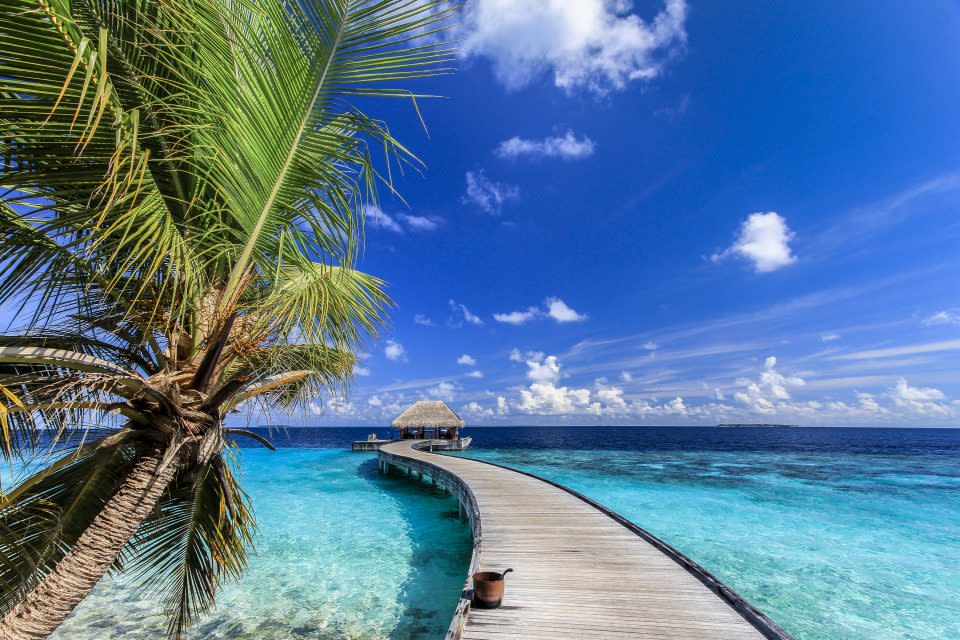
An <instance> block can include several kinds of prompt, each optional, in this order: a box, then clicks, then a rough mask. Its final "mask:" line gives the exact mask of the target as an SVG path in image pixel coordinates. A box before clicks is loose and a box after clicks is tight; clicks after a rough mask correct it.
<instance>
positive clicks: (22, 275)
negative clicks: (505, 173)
mask: <svg viewBox="0 0 960 640" xmlns="http://www.w3.org/2000/svg"><path fill="white" fill-rule="evenodd" d="M453 11H454V9H453V8H451V7H449V6H448V5H447V3H446V2H444V1H442V0H379V1H376V0H73V1H68V0H3V1H2V3H0V43H3V44H2V45H0V47H2V48H0V230H2V233H0V304H12V303H16V304H21V305H23V306H22V309H23V310H24V313H22V314H21V316H20V317H22V318H25V322H26V328H25V330H23V331H20V332H18V333H16V334H13V335H5V336H2V337H0V391H2V392H3V400H4V404H3V411H2V413H0V419H2V420H0V426H2V436H3V447H4V451H5V454H6V455H7V456H14V455H17V454H20V453H23V452H26V451H30V450H34V449H35V448H36V447H37V446H38V445H49V444H51V443H55V444H57V445H59V446H60V447H66V448H67V450H66V451H65V452H62V453H63V455H61V457H59V458H58V459H56V460H55V461H53V462H51V463H49V464H47V465H46V466H45V467H44V468H43V469H42V470H41V471H39V472H38V473H36V474H35V475H33V476H31V477H29V478H27V479H26V480H24V481H23V482H21V483H19V484H18V485H17V486H15V487H13V488H12V489H10V490H9V491H7V492H6V493H4V494H2V496H0V609H2V610H3V611H4V612H6V613H5V618H4V621H3V623H2V624H0V638H14V637H16V638H42V637H46V635H48V634H49V633H50V632H51V631H52V630H53V629H54V628H56V626H57V625H58V624H59V623H60V622H61V621H62V619H63V617H65V616H66V615H67V614H69V612H70V611H71V610H72V609H73V607H75V606H76V604H77V603H78V602H79V601H80V599H82V598H83V597H84V595H85V594H86V593H87V592H88V591H89V589H90V588H92V586H93V585H94V584H95V583H96V581H97V579H98V578H99V577H100V576H101V575H103V573H104V572H105V571H107V570H109V569H110V568H118V567H120V566H121V565H122V566H123V568H124V569H125V570H127V571H132V572H134V573H135V574H137V575H139V576H141V577H142V578H143V579H144V581H145V583H146V584H148V585H149V586H151V587H152V588H153V589H155V590H157V591H158V592H159V593H160V594H161V596H162V598H163V602H164V603H166V604H167V607H168V613H169V617H170V631H171V634H172V635H179V634H180V632H181V631H182V630H183V629H184V628H185V627H186V626H188V625H189V624H190V623H191V622H192V621H193V620H194V619H195V618H196V616H197V615H198V614H199V613H201V612H203V611H205V610H207V609H208V608H209V607H210V606H211V605H212V602H213V597H214V595H215V592H216V589H217V587H218V586H219V585H220V584H221V582H222V581H223V580H224V579H225V578H228V577H231V576H236V575H238V574H239V573H240V572H241V571H242V570H243V568H244V567H245V562H246V560H245V549H246V548H247V547H248V543H249V542H250V539H251V535H252V532H253V527H254V521H253V517H252V514H251V510H250V506H249V503H248V500H247V498H246V496H245V494H244V493H243V491H242V489H241V488H240V486H239V485H238V483H237V481H236V479H235V477H234V474H233V473H232V471H231V469H232V467H233V464H232V454H231V450H232V445H233V437H235V436H237V435H241V434H242V433H243V432H238V430H235V429H234V430H231V429H228V428H225V427H224V425H223V418H224V415H225V414H226V413H227V412H228V411H230V410H231V409H233V408H235V407H236V406H237V405H239V404H240V403H242V402H246V401H249V402H265V403H269V404H272V405H280V406H282V407H285V408H296V407H297V406H298V405H299V404H301V403H303V402H305V401H306V400H308V399H310V398H313V397H315V396H316V395H317V394H318V393H320V392H322V391H324V390H332V389H337V388H340V387H342V386H343V385H344V384H345V383H346V381H347V380H348V379H349V377H350V373H351V370H352V367H353V364H354V355H353V354H354V353H356V351H357V349H358V348H359V347H360V346H361V345H362V344H364V342H365V341H366V340H368V339H370V338H371V337H372V336H374V335H375V334H376V332H377V329H378V327H379V326H380V325H381V323H382V322H383V320H384V317H385V316H384V314H385V311H386V309H387V307H388V306H389V304H390V302H389V300H388V298H387V297H386V295H385V294H384V292H383V283H382V282H381V281H380V280H378V279H377V278H375V277H372V276H369V275H366V274H364V273H361V272H359V271H357V270H355V269H354V268H353V267H354V264H355V260H356V257H357V255H358V251H359V248H360V244H361V239H362V214H361V207H362V206H363V204H364V202H368V201H370V200H371V199H375V198H376V192H377V188H378V185H380V186H384V185H385V186H386V187H387V188H388V189H390V190H392V187H391V186H390V180H389V174H386V175H384V169H386V170H387V171H389V168H390V167H391V165H393V166H400V167H402V166H404V165H406V166H413V167H416V164H417V163H416V160H415V158H414V157H413V156H412V155H411V154H410V152H409V151H408V150H407V149H406V148H405V147H403V146H402V145H401V144H400V143H399V142H398V141H397V140H395V139H394V138H393V137H392V135H391V134H390V132H389V130H388V128H387V126H386V124H385V123H384V122H381V121H379V120H376V119H374V118H372V117H370V116H368V115H367V114H366V113H365V112H364V111H363V110H361V109H360V108H359V106H358V105H366V104H368V103H369V102H370V99H371V98H376V97H382V96H388V97H406V98H409V99H413V100H414V105H415V96H414V95H413V94H411V93H409V92H408V91H405V90H402V89H399V88H394V86H395V85H394V83H395V82H402V81H406V80H410V79H414V78H419V77H425V76H429V75H432V74H437V73H442V72H444V71H446V67H445V66H444V65H445V61H446V60H448V58H449V56H450V50H449V49H448V48H447V47H446V46H445V45H443V44H442V43H440V42H439V41H438V39H437V37H436V34H437V33H438V32H440V31H442V29H443V27H444V25H445V21H446V20H447V18H449V16H450V15H451V12H453ZM372 150H376V153H377V155H379V154H380V153H382V154H384V155H383V157H384V161H383V162H378V163H375V162H374V161H373V160H372Z"/></svg>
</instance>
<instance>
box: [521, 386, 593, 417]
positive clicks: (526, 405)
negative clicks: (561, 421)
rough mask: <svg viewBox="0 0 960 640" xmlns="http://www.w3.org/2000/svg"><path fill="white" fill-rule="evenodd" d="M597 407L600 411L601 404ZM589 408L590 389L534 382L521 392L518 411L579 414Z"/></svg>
mask: <svg viewBox="0 0 960 640" xmlns="http://www.w3.org/2000/svg"><path fill="white" fill-rule="evenodd" d="M596 406H597V409H599V404H598V405H596ZM587 408H590V390H589V389H570V388H568V387H557V386H555V385H553V384H551V383H549V382H534V383H533V384H531V385H530V387H529V388H528V389H521V390H520V404H519V406H518V409H520V411H523V412H524V413H535V414H563V413H577V412H582V411H583V410H584V409H587Z"/></svg>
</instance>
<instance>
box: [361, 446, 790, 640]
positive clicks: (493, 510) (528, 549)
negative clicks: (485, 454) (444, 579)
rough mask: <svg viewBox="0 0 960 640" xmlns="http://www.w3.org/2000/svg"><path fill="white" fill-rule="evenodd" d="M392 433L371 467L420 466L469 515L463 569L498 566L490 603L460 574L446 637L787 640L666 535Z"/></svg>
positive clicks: (533, 481) (545, 485) (518, 475)
mask: <svg viewBox="0 0 960 640" xmlns="http://www.w3.org/2000/svg"><path fill="white" fill-rule="evenodd" d="M422 446H424V442H423V441H420V442H416V443H415V442H410V441H400V442H394V443H391V444H388V445H384V446H383V447H382V448H381V449H380V453H379V455H380V461H381V468H382V469H383V470H384V471H389V470H390V469H391V468H394V469H402V470H405V471H411V472H414V473H417V474H420V475H421V477H423V476H428V477H430V478H431V479H432V481H434V482H436V483H439V484H441V485H443V486H444V487H445V488H447V489H448V490H449V491H451V493H453V494H454V495H456V496H457V498H458V499H459V500H460V502H461V504H462V505H463V506H464V507H465V510H466V512H467V514H468V516H469V517H470V520H471V525H472V530H473V536H474V553H473V558H472V561H471V566H470V569H469V573H468V576H469V575H472V574H473V572H474V571H477V570H479V569H482V570H485V571H486V570H492V571H502V570H504V569H506V568H508V567H512V568H513V570H514V573H511V574H510V575H508V576H507V578H506V594H505V596H504V600H503V606H502V607H500V608H499V609H493V610H484V609H471V608H470V606H469V598H470V595H471V591H470V580H469V577H468V579H467V584H466V585H465V588H464V593H463V597H462V598H461V601H460V603H459V605H458V607H457V611H456V612H455V615H454V619H453V622H452V624H451V627H450V631H449V633H448V634H447V638H448V640H455V639H457V638H460V637H462V638H465V639H468V640H501V639H506V638H509V639H514V638H516V639H526V638H530V639H531V640H534V639H537V638H576V639H577V640H593V639H600V638H646V639H651V640H676V639H681V638H682V639H684V640H689V639H693V638H702V639H711V640H712V639H721V638H722V639H729V640H732V639H746V638H750V639H754V640H757V639H760V638H768V639H774V640H790V635H789V634H787V633H786V632H785V631H784V630H783V629H781V628H780V627H778V626H777V625H776V624H775V623H773V622H772V621H771V620H769V619H768V618H766V616H764V615H763V614H762V613H760V612H759V611H757V610H756V609H755V608H754V607H753V606H752V605H750V604H749V603H748V602H746V601H745V600H743V599H742V598H741V597H740V596H738V595H737V594H736V593H734V592H733V591H732V590H730V589H729V588H728V587H726V586H725V585H723V584H722V583H720V581H719V580H717V579H716V578H714V577H713V576H712V575H710V574H709V573H708V572H706V571H705V570H704V569H702V568H701V567H699V566H697V565H696V564H695V563H693V562H692V561H691V560H689V559H688V558H686V557H685V556H683V554H681V553H680V552H679V551H677V550H675V549H673V548H672V547H670V546H669V545H667V544H666V543H665V542H663V541H661V540H659V539H658V538H656V537H655V536H653V535H652V534H650V533H648V532H646V531H644V530H643V529H640V528H639V527H637V526H636V525H633V524H632V523H630V522H628V521H627V520H625V519H623V518H622V517H620V516H618V515H617V514H616V513H613V512H611V511H609V510H607V509H605V508H603V507H602V506H601V505H598V504H596V503H594V502H592V501H590V500H589V499H587V498H585V497H584V496H581V495H580V494H577V493H576V492H573V491H571V490H569V489H566V488H565V487H562V486H560V485H557V484H554V483H551V482H549V481H546V480H544V479H541V478H537V477H536V476H532V475H530V474H526V473H523V472H519V471H515V470H511V469H507V468H505V467H500V466H497V465H493V464H490V463H485V462H481V461H476V460H470V459H467V458H458V457H453V456H441V455H436V454H433V453H429V452H427V451H421V450H418V448H417V447H422Z"/></svg>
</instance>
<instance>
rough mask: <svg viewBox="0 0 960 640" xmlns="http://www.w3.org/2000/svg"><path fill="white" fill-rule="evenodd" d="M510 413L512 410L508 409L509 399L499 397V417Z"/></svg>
mask: <svg viewBox="0 0 960 640" xmlns="http://www.w3.org/2000/svg"><path fill="white" fill-rule="evenodd" d="M508 413H510V409H509V408H508V407H507V399H506V398H504V397H503V396H497V415H500V416H505V415H507V414H508Z"/></svg>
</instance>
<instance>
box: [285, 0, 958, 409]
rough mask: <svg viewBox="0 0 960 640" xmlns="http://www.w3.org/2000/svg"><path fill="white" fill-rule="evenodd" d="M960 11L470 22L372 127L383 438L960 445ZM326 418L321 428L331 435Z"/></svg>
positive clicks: (639, 6)
mask: <svg viewBox="0 0 960 640" xmlns="http://www.w3.org/2000/svg"><path fill="white" fill-rule="evenodd" d="M957 33H960V5H958V4H957V3H955V2H945V1H937V0H929V1H927V2H922V3H910V4H905V3H902V2H883V1H880V2H871V3H864V2H837V3H826V2H818V3H756V2H750V3H747V2H724V3H717V2H697V1H696V0H690V1H689V2H687V3H684V2H682V1H681V0H670V1H669V2H668V3H667V4H664V3H663V2H634V3H630V2H626V1H623V2H614V1H609V2H605V1H603V0H581V1H580V2H566V1H561V0H554V1H548V0H475V1H474V2H473V3H472V4H471V5H470V7H469V8H468V9H467V13H466V15H465V16H464V21H463V25H462V27H461V28H460V34H459V36H460V38H461V39H462V42H463V51H462V58H461V59H460V60H459V62H458V65H457V66H458V68H459V70H458V72H457V73H456V74H455V75H452V76H449V77H443V78H439V79H434V80H431V81H430V82H429V83H427V84H425V85H423V86H421V87H419V88H420V89H421V90H423V91H424V92H429V93H437V94H442V95H444V96H446V97H445V98H444V99H441V100H433V101H425V102H422V103H421V104H420V108H421V111H422V113H423V116H424V118H425V120H426V122H427V125H428V127H429V137H428V136H427V135H426V134H425V133H424V131H423V129H422V127H421V126H420V123H419V120H418V118H417V115H416V113H415V112H414V111H413V110H412V109H411V108H410V107H409V104H408V103H401V102H398V103H396V104H393V105H387V106H384V105H382V104H380V105H377V113H378V115H380V116H382V117H384V118H385V119H387V120H388V121H389V122H390V123H391V126H392V129H393V131H394V132H395V133H396V134H397V135H398V136H399V137H400V138H401V139H403V140H404V141H406V142H407V143H408V144H409V145H410V146H411V147H412V148H413V149H415V151H416V152H417V153H418V154H419V155H420V157H421V158H422V159H423V160H424V162H425V163H426V165H427V170H426V171H425V172H424V173H423V175H418V174H416V173H411V172H407V174H406V175H405V176H403V177H401V178H398V179H397V187H398V189H399V190H400V192H401V193H402V194H403V195H404V197H405V199H406V204H405V203H403V202H401V201H399V200H397V199H392V198H390V197H384V198H383V199H382V201H381V202H380V209H379V211H378V210H376V209H374V208H373V207H371V208H370V210H369V216H370V217H369V219H368V224H367V230H366V234H367V244H366V250H365V254H364V258H363V261H362V265H361V266H362V268H363V269H364V270H366V271H368V272H370V273H373V274H376V275H378V276H380V277H382V278H384V279H385V280H387V281H388V282H389V283H390V288H389V292H390V294H391V295H392V297H393V299H394V300H395V301H396V303H397V308H396V309H395V310H394V312H393V314H392V325H391V326H390V327H389V328H388V329H387V331H386V332H385V334H384V336H383V340H382V341H380V342H378V343H376V344H373V345H371V346H370V349H369V353H368V354H365V356H366V357H364V358H363V363H362V365H361V366H359V367H358V369H357V373H358V375H357V377H356V381H355V383H354V385H353V387H352V389H351V392H350V394H349V396H348V397H346V398H328V399H326V400H325V402H323V403H322V407H321V405H320V403H318V407H317V414H316V415H307V416H300V417H293V418H290V419H288V420H287V421H293V422H294V423H299V424H364V425H378V424H385V423H387V422H388V421H389V420H390V419H392V418H393V417H394V416H395V415H396V414H397V413H398V412H399V411H400V410H401V409H402V408H403V407H404V406H405V405H406V404H408V403H409V402H412V401H413V400H416V399H420V398H425V397H430V398H441V399H443V400H446V401H448V402H449V403H450V405H451V406H452V407H453V408H454V409H456V410H457V411H458V412H460V413H461V415H463V417H464V418H465V419H466V420H467V421H468V422H469V423H471V424H597V423H603V424H608V423H609V424H713V423H716V422H721V421H765V422H791V423H794V422H795V423H799V424H802V425H877V426H883V425H903V426H954V425H957V424H960V364H958V362H960V295H958V294H960V288H958V286H957V282H958V276H960V252H958V251H957V249H958V247H960V215H958V206H960V82H958V79H960V38H957V37H956V34H957ZM321 413H322V415H321Z"/></svg>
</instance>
